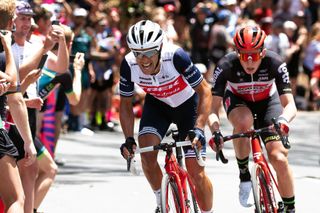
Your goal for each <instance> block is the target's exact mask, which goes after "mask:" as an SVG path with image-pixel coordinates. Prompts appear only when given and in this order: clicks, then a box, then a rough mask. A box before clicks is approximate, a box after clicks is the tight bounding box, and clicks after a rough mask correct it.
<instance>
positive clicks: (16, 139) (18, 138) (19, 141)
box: [8, 108, 37, 161]
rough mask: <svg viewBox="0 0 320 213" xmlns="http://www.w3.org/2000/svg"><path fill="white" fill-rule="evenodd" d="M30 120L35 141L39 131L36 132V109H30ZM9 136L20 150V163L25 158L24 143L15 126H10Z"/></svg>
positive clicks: (18, 158)
mask: <svg viewBox="0 0 320 213" xmlns="http://www.w3.org/2000/svg"><path fill="white" fill-rule="evenodd" d="M28 118H29V125H30V130H31V135H32V140H34V139H35V135H36V131H37V130H36V127H37V117H36V109H31V108H28ZM8 135H9V137H10V138H11V140H12V141H13V143H14V145H15V146H16V147H17V149H18V152H19V156H18V157H17V160H18V161H19V160H21V159H23V158H24V156H25V152H24V141H23V139H22V137H21V135H20V133H19V131H18V129H17V127H16V126H15V125H10V128H9V131H8Z"/></svg>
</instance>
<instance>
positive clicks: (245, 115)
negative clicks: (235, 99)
mask: <svg viewBox="0 0 320 213" xmlns="http://www.w3.org/2000/svg"><path fill="white" fill-rule="evenodd" d="M229 120H230V121H231V123H232V126H233V127H234V129H235V130H236V131H246V130H248V129H250V127H251V126H252V124H253V116H252V113H251V111H250V110H249V109H248V108H247V107H238V108H235V109H233V110H232V111H231V112H230V114H229Z"/></svg>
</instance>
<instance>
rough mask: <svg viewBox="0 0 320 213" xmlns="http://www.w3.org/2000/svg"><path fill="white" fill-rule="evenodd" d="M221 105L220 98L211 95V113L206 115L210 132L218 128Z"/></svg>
mask: <svg viewBox="0 0 320 213" xmlns="http://www.w3.org/2000/svg"><path fill="white" fill-rule="evenodd" d="M221 106H222V98H221V97H218V96H213V97H212V105H211V114H210V115H209V117H208V125H209V128H210V130H211V132H214V131H216V130H219V129H220V119H219V110H220V108H221Z"/></svg>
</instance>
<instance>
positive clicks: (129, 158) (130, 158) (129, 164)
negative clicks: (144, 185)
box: [127, 156, 132, 172]
mask: <svg viewBox="0 0 320 213" xmlns="http://www.w3.org/2000/svg"><path fill="white" fill-rule="evenodd" d="M131 160H132V157H130V156H129V157H128V159H127V171H128V172H130V167H131Z"/></svg>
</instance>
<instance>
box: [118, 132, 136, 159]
mask: <svg viewBox="0 0 320 213" xmlns="http://www.w3.org/2000/svg"><path fill="white" fill-rule="evenodd" d="M136 148H137V144H136V142H135V140H134V138H133V137H128V138H127V139H126V141H125V143H123V144H121V146H120V152H121V155H122V156H123V157H124V159H128V158H129V157H131V158H132V157H133V156H134V152H135V150H136Z"/></svg>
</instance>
